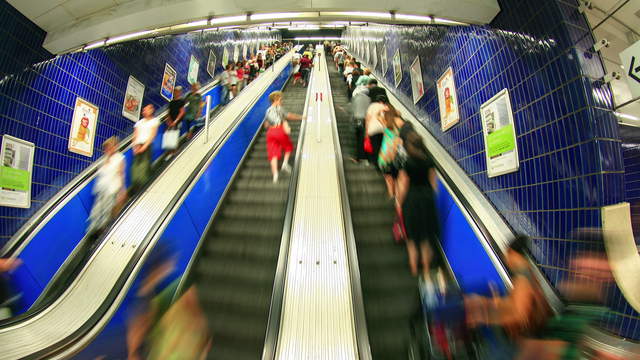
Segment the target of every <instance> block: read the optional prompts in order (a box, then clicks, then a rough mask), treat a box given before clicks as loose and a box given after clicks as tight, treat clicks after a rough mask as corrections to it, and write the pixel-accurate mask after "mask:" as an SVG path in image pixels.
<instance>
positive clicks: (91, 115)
mask: <svg viewBox="0 0 640 360" xmlns="http://www.w3.org/2000/svg"><path fill="white" fill-rule="evenodd" d="M97 125H98V107H97V106H95V105H93V104H92V103H90V102H88V101H86V100H84V99H81V98H76V106H75V107H74V109H73V118H72V119H71V131H70V133H69V151H71V152H74V153H76V154H80V155H84V156H88V157H91V156H93V141H94V139H95V137H96V128H97Z"/></svg>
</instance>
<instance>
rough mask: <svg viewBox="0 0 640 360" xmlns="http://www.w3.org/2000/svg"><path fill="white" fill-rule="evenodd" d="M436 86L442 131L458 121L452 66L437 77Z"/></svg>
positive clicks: (458, 114) (456, 95)
mask: <svg viewBox="0 0 640 360" xmlns="http://www.w3.org/2000/svg"><path fill="white" fill-rule="evenodd" d="M437 87H438V103H439V105H440V124H441V126H442V131H446V130H448V129H449V128H450V127H452V126H453V125H455V124H456V123H458V121H460V113H459V112H458V94H457V92H456V84H455V81H454V79H453V69H452V68H448V69H447V71H445V72H444V74H442V76H441V77H440V79H438V83H437Z"/></svg>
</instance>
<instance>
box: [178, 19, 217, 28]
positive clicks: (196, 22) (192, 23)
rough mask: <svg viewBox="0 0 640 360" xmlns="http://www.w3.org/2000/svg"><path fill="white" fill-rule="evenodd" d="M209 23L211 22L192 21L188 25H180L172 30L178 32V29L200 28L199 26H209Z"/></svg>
mask: <svg viewBox="0 0 640 360" xmlns="http://www.w3.org/2000/svg"><path fill="white" fill-rule="evenodd" d="M208 23H209V20H206V19H205V20H198V21H192V22H189V23H186V24H180V25H174V26H172V27H171V30H177V29H184V28H191V27H198V26H207V24H208Z"/></svg>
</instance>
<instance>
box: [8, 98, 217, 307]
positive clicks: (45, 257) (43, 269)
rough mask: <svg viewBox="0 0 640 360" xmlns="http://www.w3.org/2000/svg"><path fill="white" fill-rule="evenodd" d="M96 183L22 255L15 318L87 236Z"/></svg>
mask: <svg viewBox="0 0 640 360" xmlns="http://www.w3.org/2000/svg"><path fill="white" fill-rule="evenodd" d="M220 91H221V90H220V87H219V86H215V87H213V88H211V89H209V90H208V91H207V92H205V93H204V94H203V97H206V96H207V95H211V97H212V102H211V103H212V104H217V103H219V101H220ZM165 127H166V126H165V125H164V124H162V125H161V127H160V128H159V129H158V136H156V139H155V141H154V143H153V145H152V152H153V155H152V161H153V160H156V159H158V158H159V157H160V156H161V155H162V154H163V150H162V131H163V130H162V129H164V128H165ZM123 155H124V156H125V159H126V168H125V185H126V186H127V187H129V186H130V185H131V164H132V163H133V152H132V150H131V149H129V150H127V151H126V152H124V153H123ZM94 181H95V180H90V181H87V182H85V183H82V184H80V187H81V190H80V191H78V193H77V194H75V196H73V198H71V199H70V200H69V201H68V202H67V203H66V204H65V205H64V206H62V207H61V208H60V210H58V212H57V213H55V214H54V215H53V216H52V217H51V218H50V219H49V221H48V222H47V223H46V224H45V225H44V226H43V227H42V228H41V229H40V230H39V231H38V232H37V234H35V235H34V236H33V238H32V239H31V240H30V241H29V243H28V244H27V245H26V246H25V247H24V249H22V251H21V252H20V254H19V258H20V259H21V260H22V265H21V266H20V267H19V268H18V269H17V270H16V272H15V274H16V275H15V276H13V277H12V282H11V285H12V288H13V289H14V291H15V292H16V293H22V294H23V295H22V297H21V298H20V301H19V304H18V305H17V307H16V309H15V310H16V315H17V314H20V313H23V312H25V311H27V310H28V309H29V308H30V307H31V306H32V305H33V304H34V302H35V301H36V300H37V299H38V297H39V296H40V295H41V294H42V291H43V290H44V289H45V288H46V287H47V285H48V284H49V282H50V281H51V279H52V278H53V277H54V275H55V274H56V272H57V271H58V269H59V268H60V266H61V265H62V264H63V263H64V262H65V260H67V258H68V257H69V255H70V254H71V253H72V251H73V250H74V248H75V247H76V245H78V243H79V242H80V241H81V240H82V238H83V237H84V235H85V233H86V228H87V225H88V224H87V219H88V217H89V213H90V212H91V207H92V206H93V201H94V194H93V184H94Z"/></svg>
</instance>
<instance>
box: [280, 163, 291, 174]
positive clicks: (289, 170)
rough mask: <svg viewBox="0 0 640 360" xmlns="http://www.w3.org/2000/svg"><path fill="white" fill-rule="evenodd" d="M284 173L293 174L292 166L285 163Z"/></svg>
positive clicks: (283, 165) (283, 166)
mask: <svg viewBox="0 0 640 360" xmlns="http://www.w3.org/2000/svg"><path fill="white" fill-rule="evenodd" d="M281 170H282V171H284V172H287V173H291V166H289V164H287V163H284V164H282V169H281Z"/></svg>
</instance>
